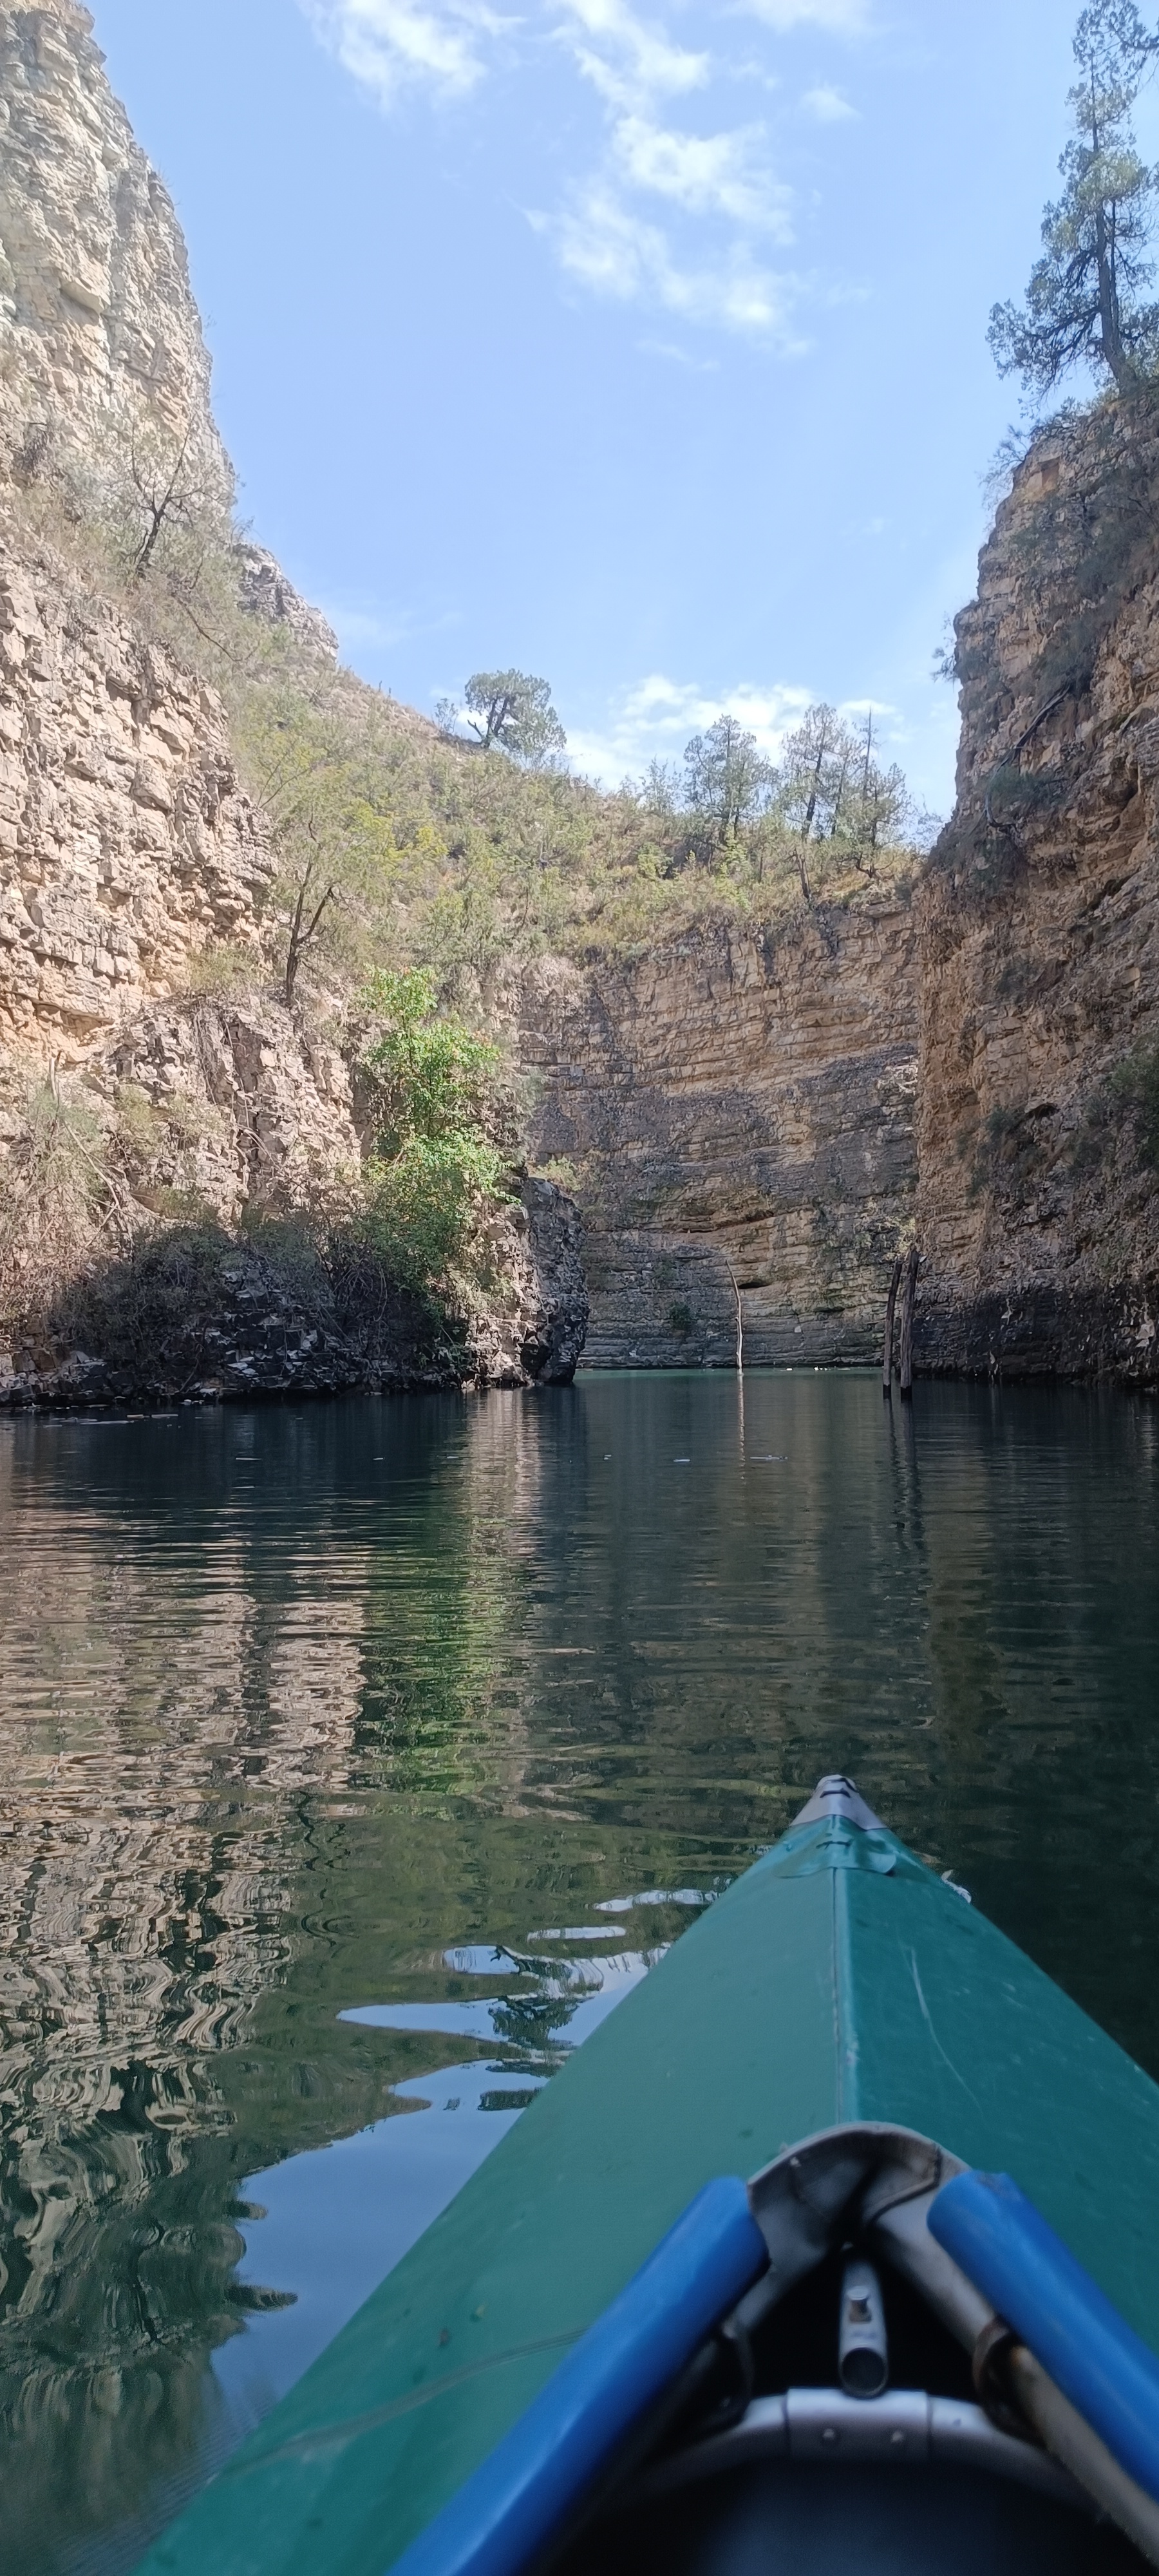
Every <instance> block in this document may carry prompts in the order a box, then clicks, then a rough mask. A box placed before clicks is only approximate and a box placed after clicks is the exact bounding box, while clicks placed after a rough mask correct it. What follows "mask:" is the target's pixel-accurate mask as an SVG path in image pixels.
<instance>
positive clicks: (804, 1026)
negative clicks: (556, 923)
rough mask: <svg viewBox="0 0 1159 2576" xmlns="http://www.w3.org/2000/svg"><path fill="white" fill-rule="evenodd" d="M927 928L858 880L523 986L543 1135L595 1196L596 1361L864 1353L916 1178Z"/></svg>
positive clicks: (539, 1135) (538, 1142)
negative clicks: (851, 892) (779, 918)
mask: <svg viewBox="0 0 1159 2576" xmlns="http://www.w3.org/2000/svg"><path fill="white" fill-rule="evenodd" d="M918 1023H919V1003H918V973H917V933H916V927H915V921H914V915H913V912H912V910H911V909H910V907H909V906H908V905H906V904H904V903H898V902H884V901H883V902H880V903H878V902H873V901H871V900H869V899H864V900H862V901H860V902H859V903H857V904H855V905H851V906H849V907H847V908H842V907H838V906H829V907H819V908H818V909H817V910H816V911H814V912H812V913H808V914H804V915H802V916H801V917H799V918H796V919H794V920H792V921H790V922H787V923H782V924H781V925H779V926H777V927H767V928H763V929H760V928H748V927H744V926H741V925H738V924H737V923H735V922H733V923H727V922H722V923H720V924H718V925H716V926H715V927H712V928H709V929H706V930H701V931H697V932H695V933H690V934H688V935H687V936H685V937H683V938H681V939H679V940H677V941H675V942H673V943H672V944H671V945H670V946H668V947H663V946H662V947H660V948H659V949H657V950H655V951H653V952H652V953H650V954H649V955H647V956H644V957H640V958H637V959H635V960H634V961H631V962H628V963H616V962H611V961H608V960H607V959H601V960H600V962H599V964H598V965H593V966H592V967H590V968H576V967H567V966H563V965H560V964H552V965H551V966H550V967H544V968H540V969H539V970H538V971H537V972H536V974H535V975H534V976H533V977H532V979H531V980H530V981H529V984H528V986H527V988H526V991H525V996H524V1009H523V1030H522V1047H523V1055H524V1061H525V1063H526V1064H527V1066H528V1067H529V1069H530V1071H531V1073H532V1077H533V1106H532V1110H531V1121H530V1124H531V1137H532V1143H533V1149H534V1152H535V1155H536V1157H537V1159H539V1160H542V1161H543V1162H544V1163H546V1164H547V1165H548V1167H549V1168H551V1167H553V1165H554V1167H555V1168H557V1169H559V1170H561V1172H562V1173H563V1174H564V1175H565V1176H566V1179H567V1182H568V1186H569V1187H570V1188H573V1189H574V1191H575V1193H576V1197H577V1199H578V1202H579V1205H580V1207H581V1210H582V1212H583V1217H584V1229H585V1231H584V1245H585V1254H584V1257H585V1267H586V1270H587V1277H588V1287H589V1292H590V1295H591V1307H592V1311H591V1322H590V1325H589V1330H588V1340H587V1348H586V1355H585V1365H586V1366H589V1367H600V1366H603V1367H609V1366H615V1367H633V1368H641V1367H680V1366H685V1367H687V1366H705V1365H708V1366H715V1367H732V1366H734V1365H735V1358H736V1348H737V1324H738V1308H739V1318H740V1324H741V1330H742V1333H743V1345H744V1356H745V1362H746V1365H753V1366H757V1365H762V1364H770V1363H775V1364H780V1365H787V1366H789V1367H793V1366H805V1365H808V1366H817V1365H821V1364H823V1363H824V1364H829V1363H833V1362H850V1361H867V1360H870V1359H871V1358H872V1357H873V1355H874V1350H875V1346H876V1344H877V1342H878V1339H879V1337H880V1331H881V1313H882V1307H883V1303H884V1296H885V1281H886V1278H887V1276H888V1272H889V1267H890V1264H891V1262H892V1259H893V1255H894V1251H895V1247H896V1243H897V1238H898V1231H899V1227H902V1226H904V1224H905V1223H906V1220H907V1217H908V1215H909V1212H910V1210H911V1209H912V1206H913V1201H914V1193H915V1189H916V1183H917V1161H916V1148H915V1135H914V1099H915V1090H916V1085H917V1078H918Z"/></svg>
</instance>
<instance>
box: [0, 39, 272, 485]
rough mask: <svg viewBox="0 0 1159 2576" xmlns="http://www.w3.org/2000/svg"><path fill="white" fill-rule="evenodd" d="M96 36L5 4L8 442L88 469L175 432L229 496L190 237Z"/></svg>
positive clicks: (0, 220) (0, 381)
mask: <svg viewBox="0 0 1159 2576" xmlns="http://www.w3.org/2000/svg"><path fill="white" fill-rule="evenodd" d="M92 26H93V22H92V19H91V17H90V15H89V12H88V10H87V9H83V8H79V7H76V6H74V5H73V0H35V5H21V0H3V4H2V5H0V446H2V447H4V448H6V450H7V456H8V460H9V461H11V460H12V459H14V458H15V459H16V460H17V461H18V462H19V459H20V457H21V454H22V452H23V454H24V456H25V457H26V459H27V460H28V461H29V462H31V461H32V456H33V454H34V453H35V452H40V451H42V450H43V448H44V446H45V444H50V445H51V446H52V447H53V448H55V449H56V450H57V451H58V452H59V454H60V455H61V456H62V458H64V459H67V460H69V461H71V462H73V463H75V464H77V465H79V466H80V468H81V469H82V470H87V469H91V468H92V467H94V466H99V465H100V463H101V461H102V459H103V458H105V457H106V456H107V455H109V454H110V453H118V452H119V453H122V454H123V453H125V452H127V451H130V450H131V448H132V445H133V442H134V439H138V440H139V439H140V438H141V437H142V436H146V437H148V436H151V435H153V434H166V435H168V436H169V437H170V438H172V439H173V440H175V441H177V442H178V443H180V442H183V441H184V442H187V454H188V457H189V461H190V464H191V467H192V468H193V469H194V470H195V471H196V472H197V474H198V475H199V476H200V477H201V478H202V479H203V480H204V481H205V482H206V483H207V484H208V485H210V486H214V487H216V489H217V491H218V493H219V494H220V495H222V496H228V494H229V493H230V491H231V490H232V480H233V478H232V474H231V471H230V467H229V464H228V460H227V458H226V455H225V451H224V449H223V447H222V445H221V441H220V439H219V437H218V434H217V430H216V428H215V426H214V421H213V415H212V411H211V409H210V401H209V359H208V357H207V355H206V350H205V343H204V340H203V338H202V333H201V324H200V321H199V318H198V313H197V307H196V305H195V303H194V300H193V295H192V292H191V289H190V284H189V269H188V262H187V260H186V255H185V244H184V241H183V239H182V235H181V229H180V226H179V224H178V222H177V217H176V215H175V213H174V211H173V205H172V201H171V199H170V197H169V194H168V191H167V190H166V188H165V186H164V185H163V183H162V181H161V180H160V179H159V178H158V176H157V173H156V171H155V170H153V169H151V168H150V166H149V163H148V161H147V160H146V158H145V155H144V153H143V152H142V151H141V148H140V146H139V144H138V143H137V142H136V141H135V139H134V136H133V133H132V130H131V127H130V125H129V121H128V118H127V117H126V115H125V112H124V109H123V108H122V107H121V106H120V105H119V103H118V101H117V100H116V99H115V98H114V97H113V94H112V91H111V90H110V88H109V86H108V83H107V81H106V80H105V77H104V71H103V63H104V57H103V55H102V54H101V53H100V51H99V49H98V47H97V45H96V44H95V43H94V40H93V34H92Z"/></svg>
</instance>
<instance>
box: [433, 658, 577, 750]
mask: <svg viewBox="0 0 1159 2576" xmlns="http://www.w3.org/2000/svg"><path fill="white" fill-rule="evenodd" d="M463 700H464V707H465V712H466V717H467V722H468V724H469V726H470V728H471V731H472V733H473V734H474V735H475V736H476V737H477V739H478V741H479V742H480V743H481V744H482V747H483V750H484V751H490V749H491V746H492V744H493V743H498V745H499V748H500V750H501V751H505V752H507V753H509V755H510V757H511V758H512V759H513V760H522V761H526V762H527V763H528V764H529V766H532V767H538V766H539V765H540V764H541V763H542V762H543V761H546V760H550V759H551V757H552V755H553V754H554V753H555V752H561V751H563V750H564V748H565V746H566V743H567V735H566V734H565V732H564V729H563V726H562V725H561V723H560V720H559V717H558V715H557V714H556V711H555V708H554V707H553V705H552V703H551V682H550V680H537V679H535V678H534V677H533V676H532V674H531V673H530V672H529V671H473V672H472V674H471V677H470V679H469V680H468V682H467V685H466V688H465V689H464V691H463ZM445 712H446V713H448V714H449V715H450V716H451V718H452V721H453V718H454V712H455V711H454V710H453V709H452V708H450V707H449V705H446V704H445Z"/></svg>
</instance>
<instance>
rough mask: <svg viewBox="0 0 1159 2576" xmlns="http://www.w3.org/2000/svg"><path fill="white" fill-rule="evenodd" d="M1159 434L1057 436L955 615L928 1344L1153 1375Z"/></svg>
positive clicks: (922, 1206) (981, 1356)
mask: <svg viewBox="0 0 1159 2576" xmlns="http://www.w3.org/2000/svg"><path fill="white" fill-rule="evenodd" d="M1157 490H1159V441H1157V437H1156V431H1155V428H1154V425H1153V423H1152V422H1151V420H1150V417H1149V415H1148V414H1142V413H1137V414H1126V415H1124V414H1121V413H1120V411H1119V409H1118V407H1108V408H1107V409H1105V410H1103V411H1102V412H1099V413H1096V414H1095V415H1093V416H1091V417H1088V418H1087V419H1086V420H1080V421H1078V422H1076V423H1073V424H1070V425H1069V426H1067V425H1064V426H1063V427H1062V428H1061V429H1060V430H1059V432H1058V433H1057V434H1056V435H1054V436H1047V437H1046V438H1045V439H1043V440H1040V441H1039V442H1038V443H1037V444H1036V446H1035V447H1034V449H1033V450H1032V452H1031V454H1030V455H1029V456H1028V458H1027V459H1026V461H1025V463H1024V464H1023V466H1022V467H1021V469H1020V471H1019V473H1018V475H1017V477H1016V478H1015V482H1014V488H1013V490H1012V492H1011V494H1010V496H1009V498H1008V499H1007V500H1006V502H1005V503H1004V504H1003V506H1002V507H1001V509H1000V510H999V512H998V517H997V522H996V525H995V528H994V531H993V534H992V536H991V538H990V540H989V542H988V544H987V545H986V547H985V548H984V550H983V553H982V557H981V562H980V566H979V587H978V596H977V599H976V600H975V601H974V602H973V604H972V605H971V607H970V608H968V609H967V610H966V611H965V612H964V613H963V616H962V617H961V618H960V619H959V621H958V658H959V667H960V670H961V676H962V684H963V685H962V717H963V730H962V742H961V752H960V758H959V769H958V804H957V808H956V812H955V815H954V818H953V822H952V824H951V825H950V827H949V829H948V830H947V832H946V833H945V835H944V836H943V840H942V842H941V844H940V845H939V847H938V849H937V851H936V852H935V854H934V859H933V863H932V865H931V866H930V868H929V870H928V872H927V875H926V878H925V882H924V884H923V887H922V891H921V896H920V900H919V905H918V914H919V922H920V936H921V1010H922V1033H921V1070H920V1080H919V1086H918V1100H919V1171H920V1182H919V1198H918V1209H919V1226H920V1233H921V1240H922V1244H923V1248H924V1251H925V1255H926V1271H925V1286H924V1289H923V1296H922V1310H923V1312H922V1322H921V1325H920V1329H919V1340H918V1350H919V1354H920V1355H921V1356H922V1358H923V1359H924V1362H925V1364H926V1365H928V1366H935V1367H941V1368H959V1369H960V1368H966V1369H970V1370H971V1371H974V1370H978V1371H985V1372H988V1373H990V1372H998V1371H1003V1370H1005V1371H1007V1372H1012V1373H1019V1374H1026V1373H1037V1372H1041V1371H1049V1370H1064V1371H1070V1372H1079V1373H1086V1372H1099V1371H1110V1372H1113V1373H1114V1374H1116V1375H1119V1376H1128V1377H1137V1378H1144V1377H1146V1378H1150V1377H1153V1376H1154V1375H1155V1374H1156V1368H1157V1354H1156V1318H1157V1317H1159V1183H1157V1179H1156V1172H1155V1168H1154V1164H1153V1160H1152V1150H1153V1149H1150V1148H1149V1143H1148V1133H1147V1117H1146V1100H1147V1082H1148V1079H1149V1067H1150V1065H1151V1063H1152V1060H1153V1050H1154V1049H1155V1046H1156V1041H1157V1039H1159V1017H1157V1013H1159V849H1157V831H1159V581H1157V579H1156V570H1155V560H1154V535H1153V529H1154V524H1155V511H1154V504H1155V498H1156V493H1157Z"/></svg>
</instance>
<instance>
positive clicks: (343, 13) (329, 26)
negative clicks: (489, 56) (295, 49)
mask: <svg viewBox="0 0 1159 2576" xmlns="http://www.w3.org/2000/svg"><path fill="white" fill-rule="evenodd" d="M301 5H302V6H303V8H304V9H305V12H306V16H307V17H308V18H309V19H310V21H311V24H312V25H313V26H314V27H315V28H316V29H317V32H318V34H319V35H320V36H321V37H322V40H323V42H324V43H325V44H327V45H328V46H329V47H330V48H331V50H332V51H333V52H334V53H335V54H336V55H337V57H338V60H339V62H340V63H341V64H342V65H343V68H344V69H345V70H346V71H348V72H350V73H352V74H353V77H354V79H355V80H357V81H361V82H362V84H363V86H364V87H365V88H366V89H369V90H370V91H371V92H372V93H373V95H374V97H375V98H376V99H377V100H378V103H379V105H380V106H381V107H389V106H391V105H393V103H394V100H395V99H396V97H397V96H398V93H399V91H400V90H401V89H405V88H408V87H412V88H413V87H416V86H418V87H422V88H426V89H428V90H433V91H434V92H435V93H436V94H439V95H442V96H443V97H451V98H454V97H460V98H461V97H463V96H464V95H465V94H466V92H468V91H469V90H472V89H474V87H475V85H476V83H477V82H478V81H480V80H481V79H482V77H483V72H484V69H485V63H484V52H483V46H484V41H485V40H486V39H489V38H494V37H495V36H497V35H500V34H501V33H502V32H503V31H504V29H505V28H507V27H512V26H514V25H516V24H517V21H516V20H514V19H505V18H501V17H499V16H498V15H497V13H496V12H495V11H494V10H493V9H490V8H488V7H487V6H486V0H434V5H428V6H424V5H423V0H301Z"/></svg>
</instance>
